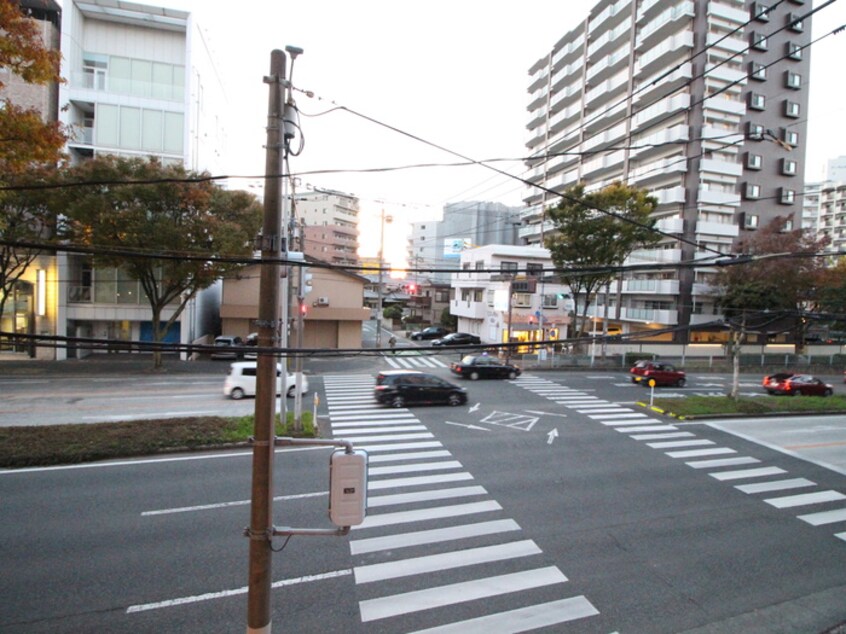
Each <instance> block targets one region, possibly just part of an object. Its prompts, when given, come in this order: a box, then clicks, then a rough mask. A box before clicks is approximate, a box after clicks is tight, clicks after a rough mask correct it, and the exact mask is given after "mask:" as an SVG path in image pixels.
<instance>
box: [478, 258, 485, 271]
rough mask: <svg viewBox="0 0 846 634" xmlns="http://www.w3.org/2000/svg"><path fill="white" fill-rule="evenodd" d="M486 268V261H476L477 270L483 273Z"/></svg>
mask: <svg viewBox="0 0 846 634" xmlns="http://www.w3.org/2000/svg"><path fill="white" fill-rule="evenodd" d="M484 268H485V261H484V260H476V270H477V271H482V270H484Z"/></svg>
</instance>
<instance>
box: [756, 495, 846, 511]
mask: <svg viewBox="0 0 846 634" xmlns="http://www.w3.org/2000/svg"><path fill="white" fill-rule="evenodd" d="M840 500H846V495H843V494H842V493H840V492H839V491H816V492H815V493H800V494H799V495H787V496H785V497H780V498H769V499H767V500H764V502H766V503H767V504H769V505H770V506H774V507H776V508H777V509H786V508H791V507H793V506H806V505H808V504H820V503H822V502H839V501H840ZM844 512H846V509H844Z"/></svg>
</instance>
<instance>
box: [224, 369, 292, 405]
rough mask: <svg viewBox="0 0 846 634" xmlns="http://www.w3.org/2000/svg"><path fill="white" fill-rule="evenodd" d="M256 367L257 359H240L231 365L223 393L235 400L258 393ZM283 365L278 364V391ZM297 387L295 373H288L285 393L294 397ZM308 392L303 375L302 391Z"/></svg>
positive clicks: (277, 391)
mask: <svg viewBox="0 0 846 634" xmlns="http://www.w3.org/2000/svg"><path fill="white" fill-rule="evenodd" d="M256 368H257V363H256V362H255V361H239V362H237V363H233V364H231V365H230V366H229V375H228V376H227V377H226V380H225V381H224V382H223V394H224V396H228V397H229V398H233V399H235V400H238V399H242V398H244V397H245V396H255V395H256ZM281 377H282V366H281V365H279V364H278V363H277V364H276V393H277V394H279V393H280V392H281V390H282V378H281ZM295 389H296V379H295V377H294V375H293V374H290V373H289V374H288V377H287V380H286V381H285V394H286V395H287V396H288V397H289V398H293V396H294V390H295ZM306 392H308V379H307V378H306V376H305V375H303V379H302V393H303V394H305V393H306Z"/></svg>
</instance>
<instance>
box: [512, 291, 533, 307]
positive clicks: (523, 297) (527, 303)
mask: <svg viewBox="0 0 846 634" xmlns="http://www.w3.org/2000/svg"><path fill="white" fill-rule="evenodd" d="M514 306H516V307H519V308H531V307H532V294H531V293H514Z"/></svg>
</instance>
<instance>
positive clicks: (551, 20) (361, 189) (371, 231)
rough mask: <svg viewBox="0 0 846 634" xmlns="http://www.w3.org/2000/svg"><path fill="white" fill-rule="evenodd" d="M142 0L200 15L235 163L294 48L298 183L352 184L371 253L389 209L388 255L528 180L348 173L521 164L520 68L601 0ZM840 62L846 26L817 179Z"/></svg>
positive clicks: (820, 67)
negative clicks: (216, 66) (459, 205)
mask: <svg viewBox="0 0 846 634" xmlns="http://www.w3.org/2000/svg"><path fill="white" fill-rule="evenodd" d="M823 1H824V0H814V3H813V6H814V7H816V6H819V5H821V4H823ZM147 3H148V4H158V5H161V6H170V7H174V8H180V9H186V10H190V11H194V12H196V15H197V18H198V20H199V21H200V23H201V24H202V25H204V30H205V31H206V33H207V37H208V41H209V42H210V43H211V46H212V48H213V50H214V51H215V53H216V55H217V58H218V60H219V62H220V69H221V77H222V81H223V83H224V86H225V89H226V91H227V94H228V107H227V111H228V113H229V116H228V117H227V131H228V136H229V151H228V155H227V158H228V162H227V170H228V171H227V173H228V174H235V175H258V174H261V173H263V171H264V161H265V153H264V149H263V145H264V141H265V138H266V136H265V135H266V132H265V125H266V122H267V101H268V88H267V85H266V84H264V83H263V81H262V79H263V77H264V75H266V74H267V73H268V72H269V66H270V52H271V50H272V49H274V48H278V49H284V48H285V46H288V45H290V46H296V47H299V48H302V49H303V51H304V52H303V54H302V55H300V56H299V57H298V58H297V60H296V62H295V64H294V68H293V84H294V88H295V91H294V99H295V101H296V103H297V106H298V108H299V110H300V112H301V120H300V125H301V128H302V131H303V136H304V141H305V143H304V147H303V150H302V152H301V153H300V155H299V156H297V157H291V160H290V172H291V173H292V174H296V175H298V180H297V189H298V190H300V191H302V190H305V189H307V188H308V187H320V188H330V189H336V190H340V191H343V192H347V193H351V194H355V195H356V196H358V197H359V198H360V201H361V209H362V213H361V227H360V228H361V233H362V240H361V241H362V249H361V254H362V255H364V256H368V255H370V256H372V255H375V254H376V251H377V250H378V235H379V230H378V229H379V220H378V218H379V215H380V212H381V210H382V209H384V210H385V212H386V213H387V214H389V215H391V216H392V217H393V218H394V219H395V222H393V223H391V224H390V225H388V226H386V230H385V251H386V257H388V258H389V259H392V260H396V259H397V258H401V257H402V256H403V255H404V251H405V246H406V235H407V229H408V222H410V221H417V220H427V219H436V218H439V217H440V214H441V209H442V207H443V205H444V204H446V203H448V202H458V201H463V200H484V201H495V202H503V203H505V204H508V205H514V206H518V205H520V204H521V199H522V196H523V193H524V189H523V186H522V185H521V184H520V183H517V182H516V181H514V180H513V179H509V178H507V177H504V176H502V175H499V174H496V173H494V172H492V171H490V170H488V169H485V168H483V167H480V166H462V167H457V166H450V167H415V168H406V169H399V170H393V171H381V172H377V173H360V172H359V173H356V172H354V170H372V169H382V170H384V169H385V168H395V167H407V166H419V165H422V164H439V165H443V164H451V163H456V162H464V160H465V159H462V158H459V156H457V155H460V156H463V157H466V158H470V159H474V160H484V159H513V160H508V161H502V162H498V163H496V166H497V167H498V168H499V169H501V170H503V171H506V172H508V173H511V174H520V172H521V170H522V163H521V162H520V161H519V160H518V159H519V158H520V157H521V156H524V155H525V152H526V151H525V136H526V135H525V126H526V123H527V111H526V106H527V104H528V93H527V86H528V81H529V75H528V69H529V67H530V66H531V65H532V64H534V63H535V62H536V61H537V60H538V59H540V58H541V57H543V56H544V55H546V54H547V53H548V52H549V51H550V50H551V49H552V47H553V46H554V44H555V42H556V41H557V40H558V39H560V38H561V37H562V36H563V35H565V34H566V33H567V32H568V31H570V30H571V29H572V28H574V27H575V26H576V25H577V24H578V23H579V22H580V21H581V20H583V19H584V18H585V17H586V16H587V13H588V11H589V10H590V8H591V6H593V4H595V1H594V0H590V1H587V0H532V1H531V2H525V3H515V2H507V1H505V0H451V1H449V2H448V1H446V0H430V1H429V2H426V3H410V2H398V1H397V0H358V1H357V2H351V1H349V0H303V1H301V2H279V0H253V2H250V3H248V4H247V5H243V11H242V10H239V8H233V7H238V5H234V4H233V3H230V2H225V3H224V2H223V0H202V2H201V1H200V0H158V2H157V1H156V0H147ZM806 6H807V5H806ZM844 24H846V0H837V2H835V3H834V4H833V5H832V6H830V7H828V8H826V9H824V10H822V11H820V12H819V13H817V14H816V15H815V17H814V19H813V31H812V35H813V38H814V39H816V38H817V37H819V36H820V35H822V34H824V33H826V32H829V31H831V30H832V29H834V28H835V27H836V26H840V25H844ZM844 59H846V33H841V34H839V35H834V36H830V37H828V38H826V39H825V40H824V41H822V42H820V43H819V44H816V45H814V46H813V47H812V48H811V64H812V69H811V75H812V77H811V92H810V99H811V105H810V108H809V113H808V117H809V134H808V139H807V153H806V179H807V180H809V181H812V180H819V179H821V178H822V175H823V173H824V167H825V162H826V160H828V159H830V158H834V157H837V156H841V155H846V125H844V121H846V82H844V81H843V76H844V73H843V69H842V64H843V61H842V60H844ZM306 92H310V93H313V97H309V96H307V94H306ZM339 107H343V108H346V109H348V110H340V109H338V108H339ZM350 111H353V112H350ZM353 113H358V114H353ZM433 145H434V146H440V147H439V148H436V147H433ZM318 170H319V171H323V170H329V171H333V173H327V174H315V173H312V172H315V171H318Z"/></svg>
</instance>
